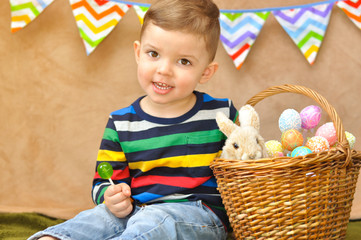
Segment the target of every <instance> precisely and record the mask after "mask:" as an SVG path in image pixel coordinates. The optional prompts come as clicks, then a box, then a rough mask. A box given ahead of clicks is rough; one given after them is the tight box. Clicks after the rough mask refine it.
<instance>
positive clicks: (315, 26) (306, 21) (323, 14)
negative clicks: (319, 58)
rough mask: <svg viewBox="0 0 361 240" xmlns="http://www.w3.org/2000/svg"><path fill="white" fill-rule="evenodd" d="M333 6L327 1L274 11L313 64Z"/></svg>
mask: <svg viewBox="0 0 361 240" xmlns="http://www.w3.org/2000/svg"><path fill="white" fill-rule="evenodd" d="M332 6H333V3H327V4H319V5H315V6H311V7H302V8H295V9H287V10H280V11H273V12H272V13H273V15H274V16H275V17H276V19H277V21H278V22H279V23H280V24H281V26H282V27H283V28H284V29H285V31H286V32H287V33H288V35H289V36H290V37H291V38H292V40H293V41H294V42H295V43H296V45H297V46H298V48H299V49H300V50H301V52H302V53H303V55H304V56H305V57H306V59H307V61H308V62H309V63H310V64H311V65H312V64H313V63H314V61H315V59H316V55H317V53H318V50H319V48H320V46H321V43H322V40H323V38H324V35H325V33H326V29H327V26H328V22H329V20H330V16H331V11H332Z"/></svg>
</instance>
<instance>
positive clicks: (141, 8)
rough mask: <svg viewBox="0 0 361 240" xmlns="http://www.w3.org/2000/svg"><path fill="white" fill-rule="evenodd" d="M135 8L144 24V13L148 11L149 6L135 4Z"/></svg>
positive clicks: (141, 22)
mask: <svg viewBox="0 0 361 240" xmlns="http://www.w3.org/2000/svg"><path fill="white" fill-rule="evenodd" d="M133 8H134V10H135V12H136V13H137V15H138V18H139V22H140V24H142V25H143V19H144V15H145V13H146V12H147V11H148V9H149V6H141V5H133Z"/></svg>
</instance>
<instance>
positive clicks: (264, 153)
mask: <svg viewBox="0 0 361 240" xmlns="http://www.w3.org/2000/svg"><path fill="white" fill-rule="evenodd" d="M257 142H258V145H260V146H261V149H262V158H268V157H269V156H268V151H267V148H266V144H265V142H264V139H263V137H262V136H261V135H258V136H257Z"/></svg>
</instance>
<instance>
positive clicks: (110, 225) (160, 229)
mask: <svg viewBox="0 0 361 240" xmlns="http://www.w3.org/2000/svg"><path fill="white" fill-rule="evenodd" d="M44 235H50V236H53V237H56V238H59V239H61V240H82V239H94V240H106V239H117V240H141V239H142V240H145V239H147V240H153V239H154V240H159V239H161V240H167V239H169V240H170V239H177V240H181V239H184V240H197V239H200V240H203V239H207V240H211V239H214V240H224V239H226V231H225V229H224V226H223V225H222V222H221V221H220V220H219V218H218V217H217V216H216V215H215V214H214V213H213V212H212V211H211V210H210V209H208V208H207V207H206V206H204V205H203V204H202V202H201V201H196V202H183V203H160V204H152V205H147V206H144V207H138V206H137V207H136V209H135V210H134V211H133V213H132V214H131V215H129V216H128V217H126V218H117V217H115V216H114V215H113V214H112V213H111V212H110V211H109V210H108V208H107V207H106V206H105V205H104V204H101V205H98V206H96V207H95V208H93V209H90V210H86V211H83V212H81V213H79V214H78V215H77V216H75V217H74V218H72V219H70V220H68V221H66V222H64V223H61V224H59V225H56V226H52V227H49V228H47V229H46V230H44V231H42V232H38V233H36V234H34V235H33V236H31V237H30V238H29V239H28V240H34V239H37V238H39V237H41V236H44Z"/></svg>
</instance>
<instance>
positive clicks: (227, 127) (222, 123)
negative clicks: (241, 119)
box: [216, 112, 238, 137]
mask: <svg viewBox="0 0 361 240" xmlns="http://www.w3.org/2000/svg"><path fill="white" fill-rule="evenodd" d="M216 121H217V125H218V127H219V129H220V130H221V132H223V133H224V134H225V135H226V136H227V137H229V136H230V135H231V133H232V132H233V131H234V130H235V129H236V128H237V127H238V126H237V125H236V124H234V123H233V122H232V121H231V120H230V119H229V118H227V116H226V115H224V113H222V112H217V115H216Z"/></svg>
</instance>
